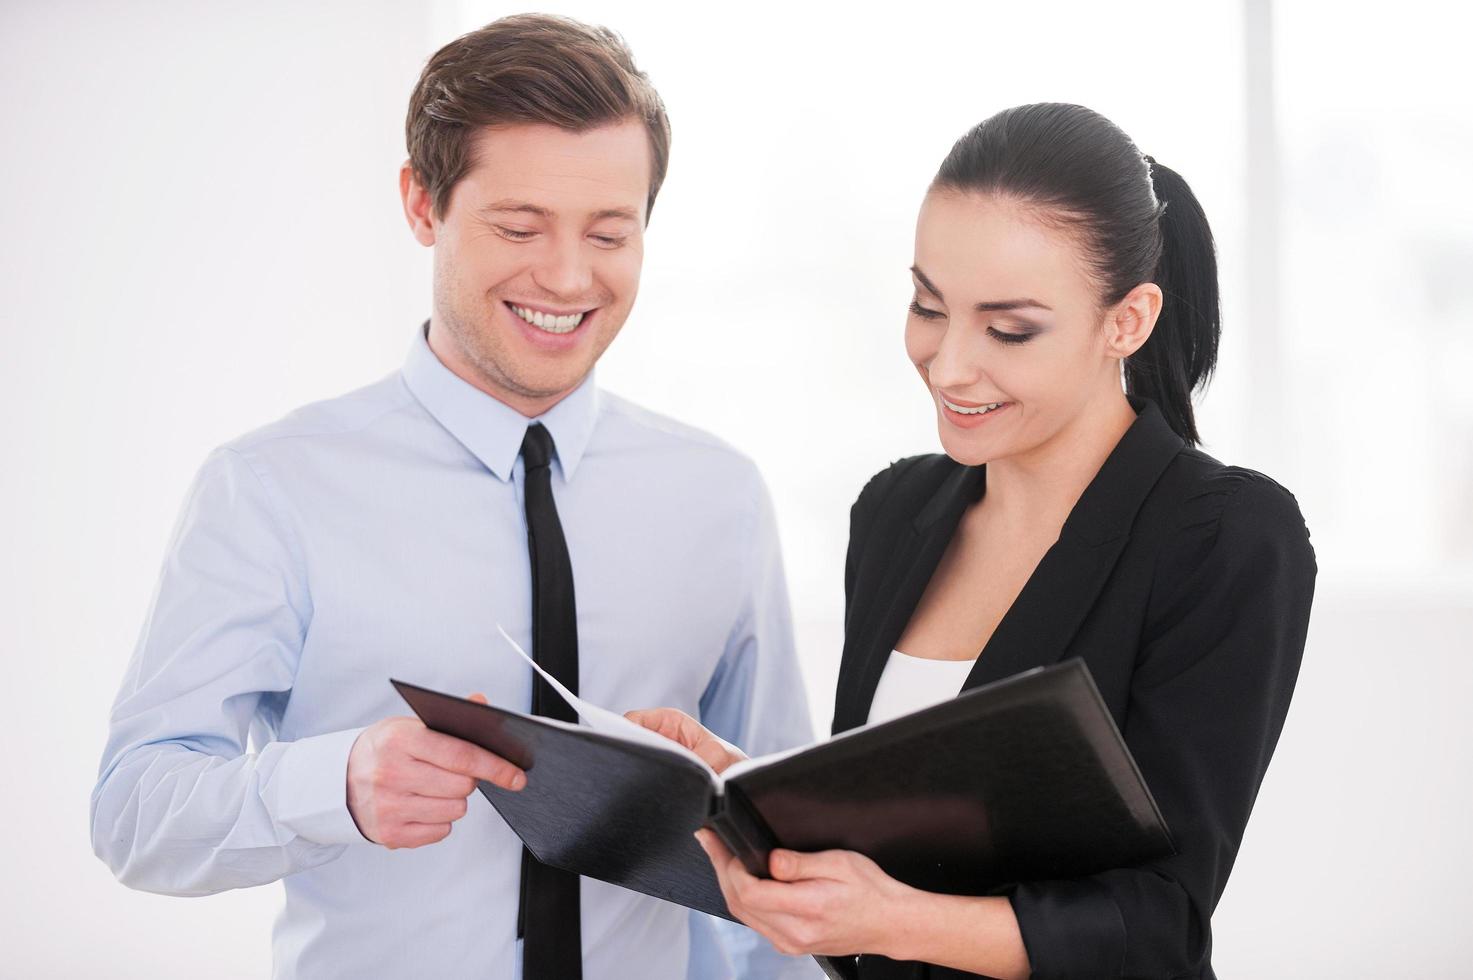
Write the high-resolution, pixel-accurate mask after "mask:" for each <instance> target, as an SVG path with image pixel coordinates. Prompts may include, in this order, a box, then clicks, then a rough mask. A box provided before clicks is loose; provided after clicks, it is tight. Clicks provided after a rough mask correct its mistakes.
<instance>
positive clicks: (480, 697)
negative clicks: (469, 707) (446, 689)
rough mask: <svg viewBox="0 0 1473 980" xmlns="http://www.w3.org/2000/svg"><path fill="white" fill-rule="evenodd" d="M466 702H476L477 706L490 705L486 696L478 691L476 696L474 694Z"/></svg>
mask: <svg viewBox="0 0 1473 980" xmlns="http://www.w3.org/2000/svg"><path fill="white" fill-rule="evenodd" d="M466 700H467V701H474V702H476V704H488V703H489V702H488V701H487V700H486V695H484V694H482V693H480V692H479V691H477V692H476V693H475V694H472V695H471V696H470V697H468V698H466Z"/></svg>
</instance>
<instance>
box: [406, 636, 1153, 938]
mask: <svg viewBox="0 0 1473 980" xmlns="http://www.w3.org/2000/svg"><path fill="white" fill-rule="evenodd" d="M392 683H393V685H394V687H395V688H396V689H397V690H398V691H399V693H400V694H401V695H402V696H403V698H404V700H405V701H407V702H408V703H409V706H410V707H411V708H412V709H414V711H415V713H417V714H418V715H419V717H420V718H421V719H422V720H423V721H424V723H425V724H426V725H427V726H428V727H430V728H432V729H434V730H435V731H439V732H444V733H445V734H447V735H453V736H455V737H457V738H461V739H465V740H466V741H469V742H474V743H475V744H477V745H480V746H483V747H484V748H486V749H489V750H490V751H492V752H494V753H496V754H497V755H500V756H502V757H503V758H506V759H509V760H510V761H512V762H514V763H516V764H517V765H518V766H520V767H521V768H522V769H524V770H526V772H527V785H526V786H525V787H524V788H523V789H522V790H520V791H519V792H512V791H509V790H503V789H500V788H498V787H496V786H492V785H490V784H488V783H481V784H480V790H481V792H482V793H483V794H484V795H485V797H486V799H488V800H490V802H491V805H492V806H494V807H495V808H496V810H497V812H498V813H500V814H501V816H502V817H503V818H504V819H505V820H506V822H507V824H508V825H510V826H511V828H512V830H514V831H515V832H516V833H517V835H518V836H519V837H521V839H522V841H523V842H524V843H525V844H526V845H527V847H528V848H529V849H530V850H531V851H532V853H533V854H535V855H536V856H537V858H538V860H540V861H542V862H544V863H546V864H551V865H553V866H555V867H559V868H563V869H565V870H568V871H572V872H576V873H578V874H581V875H587V876H588V877H591V878H597V879H599V880H601V881H607V882H611V883H613V884H616V885H622V886H624V887H625V888H631V889H633V890H635V891H638V892H643V893H645V894H647V895H654V896H656V897H658V898H662V899H666V900H668V901H671V902H677V903H679V904H681V905H685V906H688V907H690V908H694V909H699V910H701V911H703V912H709V913H711V914H713V915H719V916H725V917H727V918H730V917H731V916H730V913H729V912H728V911H727V908H726V903H725V902H724V901H723V900H722V897H721V890H720V888H719V887H718V886H717V883H716V877H715V873H714V872H713V871H712V869H711V865H710V862H709V861H708V860H707V858H706V855H705V853H704V852H703V851H702V850H701V848H700V845H698V844H697V843H696V841H695V839H694V837H693V834H694V832H695V831H696V830H697V829H699V828H701V827H702V826H705V827H709V828H711V829H712V830H714V831H715V832H716V833H717V834H719V835H720V837H721V839H722V840H723V841H725V842H726V846H727V847H728V848H730V849H731V851H732V853H733V854H735V855H737V856H739V857H740V858H741V859H742V862H743V863H744V864H745V865H746V867H747V869H748V870H750V871H751V872H752V873H753V874H755V875H759V876H762V877H766V876H767V858H768V853H769V852H770V851H771V850H772V849H773V848H774V847H786V848H791V849H793V850H798V851H822V850H830V849H834V848H840V849H844V850H851V851H859V852H860V853H862V854H865V855H868V856H869V857H870V858H871V859H873V860H874V861H875V862H876V863H877V864H879V865H880V867H882V868H883V869H884V870H885V871H886V872H887V873H888V874H890V875H891V876H892V877H894V878H897V879H899V880H900V881H903V882H905V883H906V884H909V885H913V886H915V887H917V888H921V889H924V890H926V891H933V892H945V893H949V894H957V895H986V894H989V893H996V892H998V891H1000V890H1002V889H1005V888H1006V887H1007V885H1008V884H1009V883H1012V882H1019V881H1029V880H1039V879H1050V878H1069V877H1076V876H1080V875H1088V874H1093V873H1095V872H1098V871H1104V870H1106V869H1109V868H1116V867H1121V866H1125V865H1131V864H1138V863H1140V862H1143V861H1147V860H1151V859H1152V858H1156V857H1160V856H1162V855H1165V854H1169V853H1171V851H1172V843H1171V837H1170V833H1169V831H1168V829H1167V827H1166V823H1165V821H1164V820H1163V819H1162V817H1161V812H1160V810H1159V809H1158V808H1157V807H1156V803H1155V801H1154V800H1153V799H1152V798H1151V794H1150V791H1149V790H1148V789H1147V787H1146V784H1145V781H1144V780H1143V779H1142V778H1141V774H1140V771H1139V769H1137V767H1136V765H1135V761H1134V760H1133V759H1132V758H1131V756H1130V752H1129V751H1128V750H1127V749H1126V746H1125V742H1124V740H1123V739H1122V738H1121V737H1120V732H1119V730H1118V729H1117V728H1116V727H1115V723H1114V721H1113V720H1112V719H1111V717H1110V713H1109V711H1108V710H1107V709H1106V707H1105V704H1104V702H1103V700H1101V698H1100V694H1099V691H1098V690H1097V689H1096V688H1095V684H1094V681H1093V679H1092V678H1091V677H1090V674H1089V670H1088V668H1087V667H1085V665H1084V662H1083V661H1081V660H1077V659H1075V660H1069V661H1066V662H1064V663H1061V664H1057V665H1054V666H1050V667H1040V668H1036V669H1033V670H1029V671H1025V672H1023V673H1020V674H1016V675H1014V676H1012V677H1008V678H1004V679H1003V680H1000V681H996V682H994V683H992V684H987V685H984V686H982V687H978V688H974V689H973V690H970V691H966V692H964V693H962V694H961V695H959V696H957V697H956V698H953V699H952V700H950V701H945V702H942V703H941V704H938V705H935V706H933V707H929V708H925V709H923V710H921V711H917V712H914V713H912V714H909V715H905V716H903V717H900V718H896V719H893V720H891V721H888V722H884V723H882V724H877V725H869V726H865V727H863V728H860V729H856V730H854V731H852V732H848V733H845V734H843V735H840V736H837V737H835V738H832V739H830V740H828V741H825V742H819V743H817V744H815V745H812V746H809V747H807V748H804V749H801V750H798V751H795V752H788V753H778V754H776V755H774V756H772V757H770V761H761V760H758V761H757V762H756V764H755V765H753V766H751V767H746V768H744V770H743V771H741V772H739V774H737V775H735V776H734V777H733V778H731V779H729V780H721V779H718V778H717V777H715V776H714V775H713V773H712V772H711V771H710V770H709V769H708V768H707V767H705V766H704V765H702V764H701V763H699V762H697V761H696V760H694V759H692V758H690V757H688V756H686V755H683V754H679V753H677V752H676V751H669V750H665V749H662V748H659V747H655V746H651V745H646V744H642V743H637V742H630V741H625V740H624V739H622V738H618V737H615V736H611V735H607V734H601V733H599V732H595V731H593V730H591V729H588V728H575V727H572V726H569V725H567V724H565V723H564V724H560V723H557V722H552V721H549V720H548V719H545V718H538V717H534V716H530V715H526V714H522V713H520V712H517V711H510V710H508V709H506V708H499V707H496V706H494V705H483V704H478V703H476V702H474V701H468V700H466V699H464V698H459V697H455V696H453V695H449V694H442V693H440V692H437V691H432V690H428V689H426V688H423V687H417V686H416V685H414V684H408V683H405V682H402V681H397V680H395V681H393V682H392Z"/></svg>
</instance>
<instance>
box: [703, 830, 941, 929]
mask: <svg viewBox="0 0 1473 980" xmlns="http://www.w3.org/2000/svg"><path fill="white" fill-rule="evenodd" d="M696 839H697V840H699V841H700V842H701V847H702V848H704V849H705V851H706V855H707V856H708V857H710V859H711V863H712V865H714V866H715V868H716V877H717V879H718V880H719V881H720V882H721V893H722V894H723V895H725V896H726V906H727V908H728V909H730V910H731V913H732V915H735V916H736V917H737V918H738V919H741V920H742V921H743V922H745V923H746V924H747V925H749V926H751V927H752V928H753V929H755V930H757V931H758V932H760V933H761V934H762V935H763V936H765V937H767V939H768V940H769V941H770V942H771V943H772V944H773V946H774V947H776V948H777V950H778V952H780V953H787V954H789V955H795V954H802V953H808V954H812V955H815V956H847V955H852V954H855V953H879V954H881V955H888V951H889V950H892V949H895V948H897V947H898V946H899V944H900V943H901V942H902V940H903V939H904V936H903V933H904V931H905V928H906V927H905V916H904V915H903V914H902V912H903V911H905V910H906V908H907V904H908V903H909V904H910V906H911V907H913V906H914V900H915V898H917V897H918V896H919V895H920V894H921V893H920V892H917V891H916V889H914V888H911V887H910V886H909V885H905V884H902V883H901V882H898V881H896V880H895V879H894V878H891V877H890V876H889V875H887V874H885V872H884V871H882V870H880V866H879V865H877V864H875V862H873V861H871V860H870V859H869V858H867V857H865V856H864V855H863V854H858V853H856V852H854V851H819V852H816V853H812V854H800V853H798V852H797V851H788V850H774V851H773V852H772V856H771V858H770V860H769V865H768V873H769V874H771V875H772V879H764V878H757V877H755V876H753V875H752V874H751V873H750V872H748V871H747V869H746V868H745V867H744V866H743V865H742V862H741V860H740V859H739V858H736V857H734V856H733V855H732V853H731V852H730V851H729V850H727V849H726V846H725V845H724V844H722V843H721V839H720V838H719V837H717V836H716V835H715V834H714V833H712V832H711V831H709V830H700V831H697V832H696Z"/></svg>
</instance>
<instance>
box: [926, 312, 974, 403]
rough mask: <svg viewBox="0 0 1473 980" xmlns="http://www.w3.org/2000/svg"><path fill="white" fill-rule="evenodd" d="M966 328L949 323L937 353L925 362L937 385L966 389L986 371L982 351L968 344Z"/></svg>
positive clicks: (931, 377) (932, 383) (928, 373)
mask: <svg viewBox="0 0 1473 980" xmlns="http://www.w3.org/2000/svg"><path fill="white" fill-rule="evenodd" d="M966 333H967V332H966V331H964V330H961V329H958V328H956V327H952V326H948V327H947V329H946V332H945V333H944V334H942V335H941V343H940V344H939V345H938V346H937V348H936V353H935V354H934V355H933V356H932V357H931V360H930V361H929V362H928V363H927V364H926V375H927V377H929V378H930V380H931V386H932V387H934V388H950V389H953V390H958V391H959V390H963V389H966V388H969V387H971V386H972V385H974V384H975V383H976V382H977V380H978V379H979V378H981V377H982V374H983V365H982V358H981V356H980V352H979V351H977V350H974V349H973V348H972V345H970V344H969V343H968V339H969V338H968V337H967V336H966Z"/></svg>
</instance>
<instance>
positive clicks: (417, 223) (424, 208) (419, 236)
mask: <svg viewBox="0 0 1473 980" xmlns="http://www.w3.org/2000/svg"><path fill="white" fill-rule="evenodd" d="M399 199H400V200H401V201H402V202H403V203H404V218H405V220H406V221H408V222H409V230H410V231H411V232H412V233H413V234H414V240H415V241H417V242H419V243H420V244H421V245H433V244H435V220H434V213H433V212H434V208H433V204H434V202H433V201H432V200H431V198H430V192H429V191H427V190H425V188H424V185H423V184H421V183H420V182H419V178H417V177H416V176H415V175H414V168H413V167H412V166H410V165H409V161H408V160H406V161H404V166H402V167H400V168H399Z"/></svg>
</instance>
